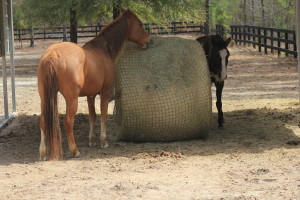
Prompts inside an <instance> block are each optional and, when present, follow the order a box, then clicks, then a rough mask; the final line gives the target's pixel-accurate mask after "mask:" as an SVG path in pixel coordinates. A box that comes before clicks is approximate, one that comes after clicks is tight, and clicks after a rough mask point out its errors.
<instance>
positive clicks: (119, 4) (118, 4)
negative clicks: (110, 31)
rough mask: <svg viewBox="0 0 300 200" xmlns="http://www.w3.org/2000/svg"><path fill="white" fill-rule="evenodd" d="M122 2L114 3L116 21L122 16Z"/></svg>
mask: <svg viewBox="0 0 300 200" xmlns="http://www.w3.org/2000/svg"><path fill="white" fill-rule="evenodd" d="M121 3H122V2H121V0H116V1H114V2H113V19H116V18H117V17H119V16H120V14H121V11H120V9H121Z"/></svg>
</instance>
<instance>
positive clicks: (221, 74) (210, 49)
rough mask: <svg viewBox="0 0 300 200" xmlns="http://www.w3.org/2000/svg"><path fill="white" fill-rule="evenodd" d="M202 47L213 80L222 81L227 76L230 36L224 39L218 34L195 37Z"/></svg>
mask: <svg viewBox="0 0 300 200" xmlns="http://www.w3.org/2000/svg"><path fill="white" fill-rule="evenodd" d="M197 41H198V42H200V43H201V44H202V46H203V48H204V51H205V54H206V57H207V61H208V66H209V71H210V73H211V78H212V80H213V81H224V80H225V79H226V78H227V65H228V59H229V56H230V53H229V51H228V49H227V46H228V44H229V43H230V41H231V38H228V39H227V40H224V39H223V38H222V37H221V36H219V35H210V36H203V37H199V38H197Z"/></svg>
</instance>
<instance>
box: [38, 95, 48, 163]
mask: <svg viewBox="0 0 300 200" xmlns="http://www.w3.org/2000/svg"><path fill="white" fill-rule="evenodd" d="M41 104H43V101H41ZM42 106H43V105H42ZM41 110H42V109H41ZM40 128H41V142H40V161H45V160H46V159H47V158H46V151H47V147H46V135H45V118H44V113H43V112H42V113H41V116H40Z"/></svg>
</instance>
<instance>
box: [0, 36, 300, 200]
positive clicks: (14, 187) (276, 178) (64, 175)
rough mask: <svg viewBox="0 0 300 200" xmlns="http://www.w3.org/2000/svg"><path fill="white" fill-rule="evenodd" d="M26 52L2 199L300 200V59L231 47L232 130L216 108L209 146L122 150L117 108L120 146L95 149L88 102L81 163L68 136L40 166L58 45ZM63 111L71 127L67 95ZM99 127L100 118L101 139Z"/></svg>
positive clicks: (6, 137) (6, 145)
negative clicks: (44, 75) (48, 52)
mask: <svg viewBox="0 0 300 200" xmlns="http://www.w3.org/2000/svg"><path fill="white" fill-rule="evenodd" d="M189 38H191V39H193V38H195V36H189ZM18 45H19V44H18V43H17V50H16V61H15V64H16V77H17V78H16V81H17V82H16V85H17V88H16V92H17V110H18V117H17V118H16V119H15V120H13V121H12V123H11V124H9V125H8V126H7V127H6V128H5V129H3V130H1V132H0V189H1V192H0V199H72V200H75V199H80V200H81V199H247V200H248V199H251V200H252V199H300V149H299V147H300V130H299V127H298V123H299V113H300V109H299V99H298V77H297V60H296V59H294V58H291V57H288V58H286V57H280V58H278V57H277V56H273V55H262V54H260V53H258V52H257V51H256V50H255V49H252V48H251V47H244V46H233V47H230V52H231V57H230V62H229V64H230V66H229V69H228V71H229V72H228V73H229V77H228V79H227V80H226V82H225V89H224V92H223V110H224V117H225V124H224V128H223V129H218V128H217V114H216V108H215V103H213V119H212V127H211V132H210V135H209V137H208V138H207V139H205V140H193V141H181V142H172V143H125V142H120V141H117V133H118V129H117V126H116V124H115V122H114V116H113V115H112V112H113V103H111V104H110V113H111V115H110V116H109V122H108V137H109V142H110V146H109V148H108V149H101V148H100V145H99V144H98V145H97V146H95V147H89V146H88V127H89V126H88V115H87V113H88V112H87V110H88V109H87V103H86V99H85V98H80V102H79V109H78V113H77V115H76V122H75V128H74V129H75V133H76V135H75V139H76V142H77V145H78V148H79V151H80V152H81V157H80V158H77V159H74V158H71V157H70V154H69V152H68V147H67V142H66V138H65V134H64V133H63V137H64V138H63V148H64V160H63V161H60V162H40V161H38V147H39V139H40V132H39V111H40V108H39V97H38V92H37V84H36V69H37V63H38V60H39V57H40V55H41V53H42V51H43V50H44V49H45V48H46V47H47V46H48V45H49V43H46V42H39V43H38V44H37V46H36V47H35V48H27V47H26V48H25V47H24V46H26V45H27V44H23V48H22V49H21V48H19V46H18ZM1 84H2V83H1ZM0 91H1V93H2V85H1V90H0ZM212 91H213V101H214V102H215V95H214V93H215V89H214V88H212ZM96 103H97V104H98V105H99V98H97V101H96ZM0 104H1V105H3V98H2V96H1V99H0ZM99 107H100V106H97V108H98V109H97V113H98V114H99V113H100V111H99V110H100V109H99ZM1 109H2V110H1ZM59 109H60V113H61V117H60V120H61V124H62V123H63V119H64V109H65V105H64V101H63V100H62V98H61V96H60V106H59ZM0 111H1V113H3V108H0ZM99 121H100V120H99V115H98V121H97V128H96V130H97V133H98V137H99V133H100V122H99ZM62 131H63V132H64V129H62Z"/></svg>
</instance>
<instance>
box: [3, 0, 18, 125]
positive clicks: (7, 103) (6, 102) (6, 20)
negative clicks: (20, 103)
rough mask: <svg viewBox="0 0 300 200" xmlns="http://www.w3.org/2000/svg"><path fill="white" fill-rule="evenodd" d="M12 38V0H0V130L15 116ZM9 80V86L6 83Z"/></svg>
mask: <svg viewBox="0 0 300 200" xmlns="http://www.w3.org/2000/svg"><path fill="white" fill-rule="evenodd" d="M13 37H14V36H13V12H12V0H0V57H1V58H2V71H1V74H2V76H1V79H2V87H1V89H0V98H3V105H1V106H3V110H2V109H0V111H1V112H0V129H1V128H3V127H4V126H5V125H6V124H7V123H8V122H9V121H10V120H11V119H13V118H14V116H15V114H16V95H15V69H14V48H13V46H14V38H13ZM8 64H9V65H8ZM8 67H9V68H8ZM8 74H9V75H10V76H9V77H8ZM9 78H10V80H11V82H10V84H8V81H7V80H8V79H9ZM0 85H1V83H0ZM1 90H2V91H1ZM0 102H2V101H0Z"/></svg>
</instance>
